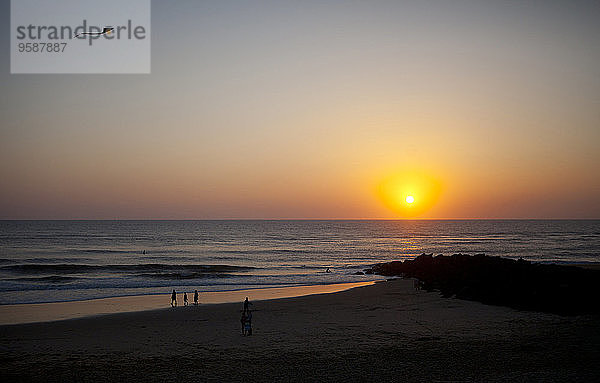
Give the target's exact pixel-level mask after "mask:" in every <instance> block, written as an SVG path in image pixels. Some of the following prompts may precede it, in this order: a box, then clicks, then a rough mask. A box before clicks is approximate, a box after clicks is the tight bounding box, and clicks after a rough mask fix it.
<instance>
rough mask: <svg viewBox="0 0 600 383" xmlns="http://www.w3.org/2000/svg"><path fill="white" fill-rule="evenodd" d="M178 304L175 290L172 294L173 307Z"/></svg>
mask: <svg viewBox="0 0 600 383" xmlns="http://www.w3.org/2000/svg"><path fill="white" fill-rule="evenodd" d="M175 306H177V293H176V292H175V290H173V294H171V307H175Z"/></svg>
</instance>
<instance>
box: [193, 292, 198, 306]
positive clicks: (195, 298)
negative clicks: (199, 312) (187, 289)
mask: <svg viewBox="0 0 600 383" xmlns="http://www.w3.org/2000/svg"><path fill="white" fill-rule="evenodd" d="M194 305H196V306H198V290H194Z"/></svg>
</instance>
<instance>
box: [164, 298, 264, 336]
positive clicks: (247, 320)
mask: <svg viewBox="0 0 600 383" xmlns="http://www.w3.org/2000/svg"><path fill="white" fill-rule="evenodd" d="M183 305H184V306H188V305H189V303H188V296H187V293H186V292H184V293H183ZM194 305H198V290H194ZM251 305H252V303H251V302H250V301H249V300H248V297H246V299H245V300H244V308H243V310H242V317H241V318H240V322H241V324H242V335H244V336H245V335H252V310H250V306H251ZM171 307H177V292H176V291H175V289H173V292H172V293H171Z"/></svg>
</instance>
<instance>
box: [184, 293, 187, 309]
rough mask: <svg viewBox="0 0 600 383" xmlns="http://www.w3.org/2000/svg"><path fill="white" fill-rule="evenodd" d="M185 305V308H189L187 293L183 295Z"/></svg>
mask: <svg viewBox="0 0 600 383" xmlns="http://www.w3.org/2000/svg"><path fill="white" fill-rule="evenodd" d="M183 305H184V306H187V305H188V300H187V293H183Z"/></svg>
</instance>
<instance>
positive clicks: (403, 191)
mask: <svg viewBox="0 0 600 383" xmlns="http://www.w3.org/2000/svg"><path fill="white" fill-rule="evenodd" d="M441 192H442V185H441V182H440V181H439V180H438V179H437V178H436V177H433V176H431V175H430V174H429V173H426V172H423V171H399V172H396V173H393V174H392V175H390V176H388V177H387V178H385V179H383V180H382V181H381V182H380V183H379V185H378V187H377V196H378V198H379V200H380V201H381V202H382V203H383V204H384V205H385V206H386V207H387V208H388V209H389V210H391V211H393V212H394V213H395V214H397V215H398V216H400V217H418V216H421V215H423V214H424V213H426V212H427V211H428V210H429V209H431V208H432V207H433V206H434V205H435V204H436V202H437V201H438V199H439V197H440V194H441Z"/></svg>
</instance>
